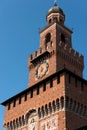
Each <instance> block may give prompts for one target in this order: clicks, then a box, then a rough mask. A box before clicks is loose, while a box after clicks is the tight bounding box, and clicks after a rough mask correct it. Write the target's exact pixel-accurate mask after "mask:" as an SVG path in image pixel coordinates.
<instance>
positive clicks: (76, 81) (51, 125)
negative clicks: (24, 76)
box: [2, 1, 87, 130]
mask: <svg viewBox="0 0 87 130" xmlns="http://www.w3.org/2000/svg"><path fill="white" fill-rule="evenodd" d="M65 18H66V17H65V14H64V12H63V10H62V9H61V8H60V7H59V6H58V5H57V2H56V1H55V2H54V5H53V6H52V7H51V8H50V9H49V10H48V12H47V15H46V21H47V24H46V26H45V27H44V28H43V29H41V30H40V32H39V33H40V46H39V49H38V50H36V51H35V52H34V53H33V54H31V55H30V56H29V58H28V68H29V73H30V78H29V79H30V80H29V83H28V87H27V88H26V89H25V90H24V91H22V92H20V93H18V94H17V95H14V96H13V97H11V98H9V99H8V100H6V101H4V102H3V103H2V105H4V106H5V117H4V125H3V127H4V130H87V81H86V80H85V79H84V78H83V69H84V57H83V55H81V54H79V52H77V51H76V50H74V49H73V46H72V33H73V32H72V30H71V29H69V28H68V27H66V26H65Z"/></svg>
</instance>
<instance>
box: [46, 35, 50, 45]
mask: <svg viewBox="0 0 87 130" xmlns="http://www.w3.org/2000/svg"><path fill="white" fill-rule="evenodd" d="M50 41H51V34H50V33H48V34H47V35H46V37H45V43H46V45H47V43H48V42H50Z"/></svg>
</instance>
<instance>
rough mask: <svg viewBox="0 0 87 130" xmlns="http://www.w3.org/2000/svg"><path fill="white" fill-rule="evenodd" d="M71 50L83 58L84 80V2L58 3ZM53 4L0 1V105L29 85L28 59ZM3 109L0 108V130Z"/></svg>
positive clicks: (86, 52)
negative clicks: (68, 31)
mask: <svg viewBox="0 0 87 130" xmlns="http://www.w3.org/2000/svg"><path fill="white" fill-rule="evenodd" d="M58 5H59V6H60V7H61V8H62V9H63V11H64V12H65V14H66V22H65V24H66V26H68V27H69V28H71V29H73V32H74V33H73V35H72V44H73V48H74V49H75V50H77V51H79V52H80V53H81V54H83V55H84V61H85V68H84V73H83V77H84V78H85V79H87V1H86V0H83V1H82V0H73V1H72V0H62V1H61V0H59V3H58ZM51 6H53V0H32V1H30V0H0V103H1V102H3V101H4V100H6V99H8V98H10V97H12V96H13V95H15V94H17V93H19V92H20V91H22V90H24V89H25V88H26V87H27V85H28V81H29V71H28V68H27V64H28V56H29V55H30V54H31V53H33V52H34V51H35V50H37V49H38V48H39V44H40V43H39V33H38V31H39V28H42V27H44V26H45V25H46V18H45V16H46V14H47V12H48V10H49V8H50V7H51ZM3 117H4V107H3V106H1V105H0V130H2V123H3Z"/></svg>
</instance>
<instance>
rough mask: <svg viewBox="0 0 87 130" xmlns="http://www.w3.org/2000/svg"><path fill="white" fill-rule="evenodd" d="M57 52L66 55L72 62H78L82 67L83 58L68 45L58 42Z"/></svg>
mask: <svg viewBox="0 0 87 130" xmlns="http://www.w3.org/2000/svg"><path fill="white" fill-rule="evenodd" d="M58 51H59V52H63V53H64V54H65V55H68V56H69V57H71V58H72V59H73V60H75V61H76V62H78V63H79V64H80V65H82V66H84V57H83V55H81V54H79V53H78V52H77V51H76V50H74V49H73V48H70V47H69V46H68V44H64V43H63V42H60V43H59V44H58Z"/></svg>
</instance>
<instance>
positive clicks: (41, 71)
mask: <svg viewBox="0 0 87 130" xmlns="http://www.w3.org/2000/svg"><path fill="white" fill-rule="evenodd" d="M48 68H49V64H48V62H47V61H43V62H41V63H40V64H39V65H38V66H37V68H36V72H35V76H36V78H38V79H39V78H42V77H43V76H45V74H46V73H47V71H48Z"/></svg>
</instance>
